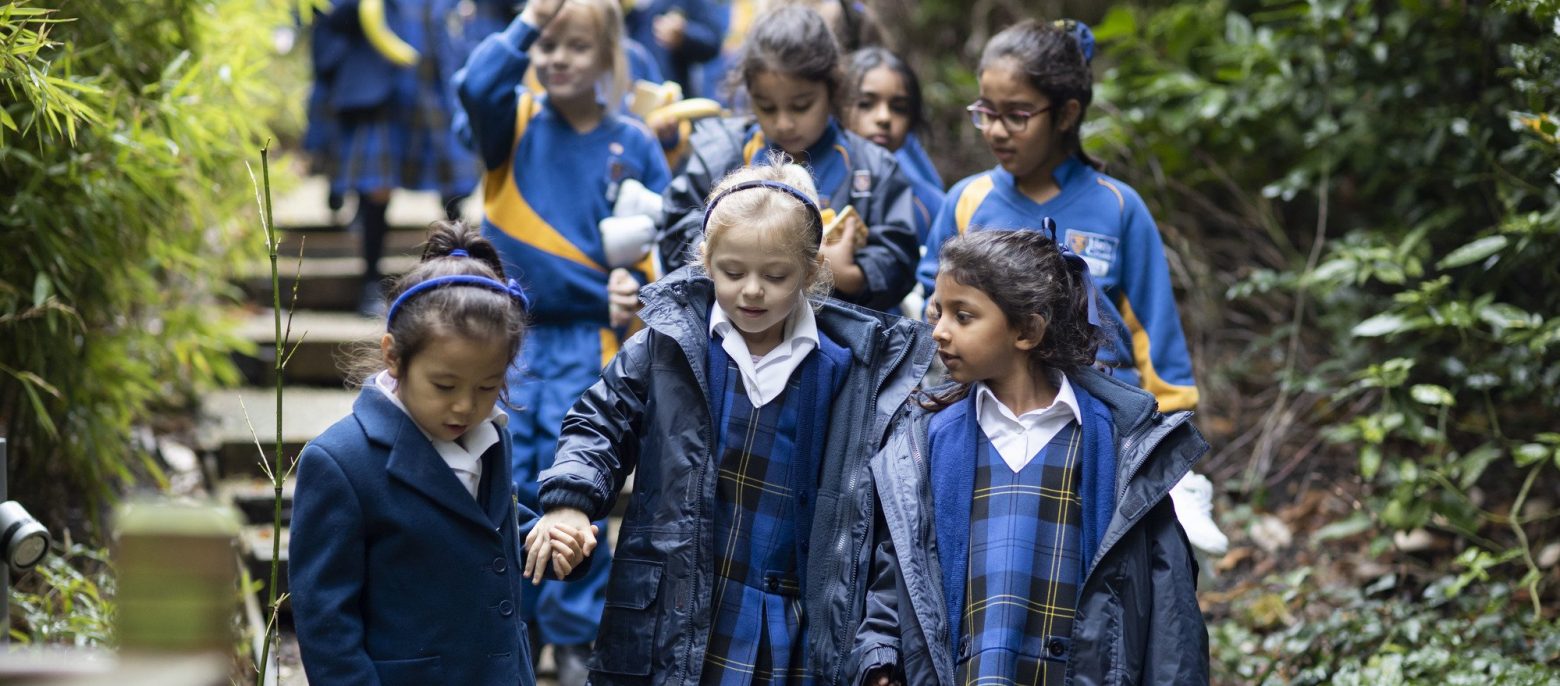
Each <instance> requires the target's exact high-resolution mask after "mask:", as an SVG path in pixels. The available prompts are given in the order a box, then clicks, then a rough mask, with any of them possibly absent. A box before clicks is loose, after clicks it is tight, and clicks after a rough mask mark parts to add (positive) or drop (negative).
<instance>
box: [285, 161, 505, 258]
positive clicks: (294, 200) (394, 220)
mask: <svg viewBox="0 0 1560 686" xmlns="http://www.w3.org/2000/svg"><path fill="white" fill-rule="evenodd" d="M473 190H475V189H473ZM329 196H330V182H329V181H328V180H327V179H326V178H325V177H323V176H306V177H304V178H303V179H302V180H300V181H299V183H298V185H297V186H296V187H294V188H292V189H291V190H290V191H288V192H287V193H285V194H283V195H281V196H278V197H276V198H275V199H274V202H273V204H272V212H273V213H274V217H275V220H276V226H277V228H279V229H282V230H283V231H290V230H296V229H304V230H308V229H320V228H325V227H344V226H346V225H347V224H348V223H349V222H351V221H352V216H353V214H354V213H355V212H356V211H357V200H356V199H355V198H353V197H352V196H351V195H350V194H349V195H348V197H347V198H346V203H345V204H344V205H343V207H342V208H341V209H340V210H337V211H335V212H331V211H330V207H329V205H328V204H327V200H328V198H329ZM461 215H462V216H464V217H467V218H468V219H471V220H474V219H476V218H478V217H481V216H482V198H481V196H480V194H478V193H475V192H474V193H473V194H472V195H470V196H468V197H467V198H466V200H465V201H464V202H463V203H461ZM385 218H386V220H387V221H389V223H390V226H405V227H415V228H416V229H417V230H419V231H421V230H423V229H425V228H426V227H427V226H428V224H429V222H434V221H438V220H440V219H443V218H444V207H443V204H442V203H441V202H440V200H439V194H438V193H434V192H432V191H409V190H404V189H396V190H394V191H391V192H390V206H389V207H388V208H386V210H385ZM295 254H296V253H295Z"/></svg>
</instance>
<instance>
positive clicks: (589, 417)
mask: <svg viewBox="0 0 1560 686" xmlns="http://www.w3.org/2000/svg"><path fill="white" fill-rule="evenodd" d="M640 298H641V299H642V300H644V303H645V306H644V309H642V310H640V312H639V316H640V318H641V319H643V320H644V322H645V327H646V328H645V329H644V330H642V331H640V332H639V333H637V334H634V336H633V337H632V338H630V339H629V340H628V342H627V343H624V344H623V349H622V351H621V352H619V353H618V356H617V357H616V358H615V359H613V360H612V363H611V364H610V365H608V367H607V369H606V370H605V371H603V372H602V378H601V381H600V382H599V383H597V384H596V385H595V386H592V387H591V389H590V390H589V391H586V393H585V395H584V396H582V397H581V398H580V400H579V402H578V403H576V404H575V405H574V409H572V410H570V412H569V415H568V417H566V418H565V419H564V423H563V431H562V437H561V438H560V440H559V445H558V455H557V458H556V460H555V461H554V462H553V466H552V468H551V469H548V470H547V471H545V472H542V486H541V502H542V506H543V507H544V508H546V509H553V508H556V507H576V508H579V509H581V510H584V511H585V512H586V513H588V514H589V515H591V516H592V517H601V516H604V515H605V514H606V513H608V512H610V511H611V509H612V505H613V503H614V501H615V500H616V499H617V497H618V492H619V490H620V489H621V488H622V486H623V483H624V482H625V481H626V480H627V478H628V476H629V474H630V473H632V474H633V475H634V490H633V495H632V496H631V498H630V500H629V504H628V509H627V513H626V514H625V515H624V516H623V527H622V530H621V531H620V532H619V534H618V546H617V550H616V553H615V554H616V558H615V560H614V561H613V565H612V578H611V581H610V582H608V585H607V599H606V612H605V614H603V616H602V620H601V633H600V634H599V635H598V636H597V639H596V654H595V656H594V659H593V662H592V665H591V667H592V672H591V683H593V684H597V685H598V686H602V685H607V684H684V685H691V684H696V683H698V682H699V677H700V674H701V671H702V669H703V666H704V653H705V649H706V647H707V645H708V641H709V632H710V626H711V624H712V619H713V607H712V603H711V600H712V593H711V589H712V588H714V583H715V544H714V541H713V539H714V535H715V534H714V532H715V526H714V520H713V515H712V514H711V513H712V512H713V511H714V507H715V482H716V479H715V478H714V476H713V468H714V466H715V461H714V456H713V453H714V450H715V447H716V446H715V426H714V424H715V420H714V418H713V417H712V414H711V407H710V402H709V397H710V394H711V389H714V388H718V386H716V385H714V383H712V379H711V378H710V374H709V372H708V370H707V369H706V367H707V362H706V360H708V352H709V346H710V341H711V337H710V333H709V319H708V316H709V311H710V305H711V303H712V302H713V301H714V286H713V284H712V283H711V282H710V280H709V278H708V277H706V276H704V275H703V272H702V271H700V270H697V269H696V268H691V267H689V268H684V269H681V270H678V271H676V272H673V273H672V274H669V275H667V276H666V277H664V278H662V279H660V280H659V281H656V282H654V283H651V284H650V285H648V286H646V287H645V288H644V290H642V291H640ZM817 317H818V319H817V321H818V330H819V332H820V333H822V334H824V335H826V336H827V337H828V340H830V341H833V342H834V343H835V344H838V346H840V348H836V349H834V350H833V351H832V352H831V351H829V350H827V349H821V350H820V352H823V353H824V355H825V356H826V358H828V363H829V364H834V365H836V368H839V367H840V365H839V360H838V359H836V356H842V357H845V358H846V359H847V360H848V361H847V362H846V363H845V365H844V366H846V367H848V369H847V371H845V378H844V380H843V381H842V385H841V388H840V390H839V392H837V393H836V394H835V395H834V397H833V398H832V399H831V401H830V406H829V420H828V426H827V428H826V429H825V430H824V431H823V432H822V434H821V435H820V436H818V437H817V438H821V439H822V440H823V441H824V447H823V459H822V463H821V465H820V469H819V478H818V489H817V492H816V497H815V498H813V500H812V503H811V505H808V503H806V502H800V504H801V505H802V506H803V507H811V508H812V511H813V516H812V530H811V533H810V535H809V537H808V540H805V541H801V542H800V551H799V552H800V553H801V554H803V555H805V556H806V557H807V566H806V572H805V574H806V577H805V580H804V582H803V589H804V596H803V603H804V606H805V608H806V618H807V623H808V629H807V643H808V651H807V652H808V666H809V668H810V669H811V671H812V673H813V677H814V679H815V680H816V683H818V684H820V685H824V684H827V685H833V684H838V683H840V682H841V680H842V677H843V674H844V672H843V670H844V661H845V658H846V657H847V656H848V654H849V652H850V648H851V640H852V639H853V638H854V637H855V630H856V626H857V625H858V624H859V622H860V619H861V610H862V598H863V595H864V592H865V588H866V587H865V583H866V578H867V571H868V569H867V563H868V561H869V554H870V553H871V543H872V541H871V522H872V518H873V513H872V509H871V508H872V505H873V497H872V490H871V489H870V488H869V487H868V478H869V476H868V474H867V460H868V459H869V458H870V457H871V456H872V453H873V452H874V451H875V450H876V449H877V446H878V445H880V444H881V442H882V440H883V437H884V435H885V432H886V431H887V430H888V425H889V421H890V420H891V419H892V418H893V416H894V413H895V412H896V411H897V409H898V408H899V406H900V405H901V404H902V402H903V401H904V399H905V398H906V397H908V396H909V394H910V390H911V389H912V388H913V387H915V385H916V384H917V383H919V381H920V379H921V376H922V375H923V374H925V372H926V367H927V365H928V364H930V362H931V354H932V341H931V336H930V335H929V333H930V331H929V329H928V328H927V326H926V325H925V324H922V323H920V322H913V321H910V320H908V319H900V318H898V317H891V316H888V315H885V314H882V313H880V312H871V311H868V310H864V309H861V308H858V307H854V306H851V305H847V304H844V303H841V302H838V301H835V300H824V301H822V303H821V305H820V306H819V308H818V312H817ZM828 347H830V346H829V344H827V343H826V344H825V348H828Z"/></svg>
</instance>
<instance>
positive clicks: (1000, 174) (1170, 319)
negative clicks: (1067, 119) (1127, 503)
mask: <svg viewBox="0 0 1560 686" xmlns="http://www.w3.org/2000/svg"><path fill="white" fill-rule="evenodd" d="M1056 181H1057V185H1058V186H1060V187H1061V193H1060V194H1059V195H1057V196H1056V197H1054V198H1052V199H1051V200H1049V201H1047V202H1045V203H1044V204H1041V203H1036V202H1035V201H1033V200H1030V199H1029V197H1028V196H1026V195H1024V194H1023V193H1022V192H1020V191H1019V190H1018V188H1017V187H1016V186H1015V185H1014V181H1013V175H1012V174H1009V173H1008V172H1006V171H1004V170H1003V169H1002V167H1000V166H999V167H996V168H994V169H991V170H990V171H985V172H981V173H979V174H976V175H974V176H971V177H969V178H966V179H964V180H962V181H960V182H958V183H956V184H954V186H953V188H952V189H950V190H949V191H948V196H947V199H946V200H945V201H944V202H943V206H942V211H941V212H939V213H938V214H937V219H936V220H935V221H934V222H933V224H932V233H931V236H930V237H929V238H928V239H927V248H926V255H925V256H923V257H922V258H921V264H920V267H919V268H918V269H917V273H916V276H917V278H919V279H920V281H921V283H922V285H923V286H925V288H926V293H927V296H928V298H929V297H930V296H931V293H932V290H933V287H934V285H935V281H936V278H937V258H938V252H939V251H940V250H941V249H942V245H943V243H945V242H947V240H948V239H949V238H952V237H954V236H956V235H962V234H963V233H964V232H965V231H969V230H971V229H977V230H978V229H1038V228H1039V226H1040V220H1041V219H1042V218H1044V217H1047V216H1049V217H1051V218H1052V219H1054V220H1056V226H1057V239H1058V240H1061V241H1065V242H1066V245H1067V246H1068V247H1069V248H1071V249H1072V251H1073V252H1075V253H1078V254H1079V255H1081V256H1083V259H1084V260H1085V261H1087V262H1088V263H1089V270H1090V272H1092V274H1093V276H1094V283H1095V284H1096V285H1097V286H1098V287H1099V288H1100V289H1101V290H1102V291H1103V292H1104V295H1105V300H1106V302H1105V303H1104V304H1103V306H1102V307H1103V309H1109V310H1110V311H1111V312H1110V313H1111V314H1112V315H1114V316H1115V322H1116V323H1119V324H1120V326H1116V327H1112V328H1113V329H1115V330H1116V335H1115V336H1114V341H1113V344H1112V345H1111V346H1109V347H1107V348H1102V349H1101V350H1100V359H1101V361H1103V362H1105V363H1107V364H1110V365H1113V366H1119V368H1118V369H1117V370H1116V372H1115V373H1116V376H1117V377H1119V378H1121V379H1122V380H1123V381H1126V382H1127V383H1129V384H1132V385H1135V386H1139V387H1140V388H1142V389H1143V390H1146V391H1148V392H1149V393H1152V394H1153V395H1154V398H1155V399H1156V400H1158V401H1159V409H1160V411H1162V412H1170V411H1174V410H1185V409H1191V408H1192V407H1193V406H1195V405H1196V404H1197V387H1196V382H1195V381H1194V380H1193V378H1192V361H1191V356H1190V354H1189V353H1188V352H1187V349H1186V335H1185V334H1184V333H1183V332H1182V330H1181V316H1180V313H1179V312H1178V311H1177V310H1176V306H1175V291H1174V290H1173V289H1172V288H1171V286H1170V265H1169V262H1168V261H1166V259H1165V250H1164V245H1163V243H1161V242H1160V238H1159V228H1158V227H1157V226H1155V224H1154V218H1153V217H1152V216H1150V215H1149V213H1148V208H1147V207H1146V206H1144V205H1143V199H1142V198H1140V197H1138V194H1137V191H1134V190H1132V187H1131V186H1128V185H1127V184H1125V183H1122V182H1121V181H1118V180H1116V179H1114V178H1111V177H1110V176H1107V175H1105V174H1103V173H1101V172H1099V171H1098V170H1095V169H1094V168H1092V167H1090V166H1088V165H1086V164H1084V163H1083V162H1082V161H1081V160H1079V159H1078V158H1076V157H1073V158H1069V159H1068V160H1067V161H1066V162H1063V163H1062V165H1061V166H1060V167H1057V169H1056Z"/></svg>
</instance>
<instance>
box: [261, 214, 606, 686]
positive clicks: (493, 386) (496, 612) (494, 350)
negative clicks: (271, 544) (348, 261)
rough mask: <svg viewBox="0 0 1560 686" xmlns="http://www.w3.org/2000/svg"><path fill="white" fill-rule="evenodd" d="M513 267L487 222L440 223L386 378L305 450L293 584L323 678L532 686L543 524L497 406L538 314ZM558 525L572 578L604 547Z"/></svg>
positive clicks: (306, 641) (387, 347) (309, 653)
mask: <svg viewBox="0 0 1560 686" xmlns="http://www.w3.org/2000/svg"><path fill="white" fill-rule="evenodd" d="M502 273H503V272H502V271H501V269H500V268H499V263H498V255H497V254H496V253H495V252H494V250H493V246H492V245H490V244H489V243H488V242H487V241H485V240H483V239H482V238H481V237H480V236H479V235H478V233H477V231H476V230H475V229H468V228H466V227H465V226H463V225H461V224H459V223H453V224H446V223H441V224H440V225H438V228H437V229H436V231H435V232H434V234H433V236H432V237H431V238H430V239H429V242H428V247H427V249H426V250H425V251H424V253H423V261H422V263H421V264H420V265H418V267H417V268H416V269H414V270H412V271H411V272H410V273H408V274H407V275H406V276H404V277H402V278H401V280H400V281H399V282H398V283H397V284H396V286H395V288H394V289H393V291H392V295H393V297H394V303H393V304H392V305H391V306H390V311H389V315H388V321H387V322H386V327H385V328H386V332H385V334H384V336H383V337H382V338H381V339H380V347H379V351H380V356H381V357H382V359H383V361H384V365H385V367H386V369H385V370H384V371H382V372H380V373H378V374H375V375H374V376H373V377H372V378H370V379H369V380H367V381H366V382H365V383H364V385H363V390H362V393H361V394H360V395H359V396H358V399H357V402H356V403H355V404H354V405H353V407H352V414H351V415H350V416H348V417H346V418H345V419H342V420H341V421H339V422H336V424H335V425H333V426H331V428H329V429H327V430H326V431H325V433H324V434H323V435H321V436H320V437H319V438H317V439H315V440H314V441H312V442H310V443H309V445H308V446H307V447H306V448H304V450H303V454H302V455H300V456H299V458H298V490H297V494H296V496H295V499H294V505H293V518H292V541H291V543H290V544H289V547H288V553H289V556H290V563H291V564H290V568H289V571H288V575H289V581H290V583H291V588H292V607H293V621H294V623H295V625H296V626H297V630H298V645H299V648H300V649H301V651H302V654H303V667H304V671H305V672H306V673H307V674H308V678H309V681H310V682H311V683H316V684H385V685H386V686H389V685H392V684H405V685H407V686H411V685H413V684H416V685H417V686H427V685H428V684H459V685H460V686H471V685H475V684H493V685H498V684H503V685H505V686H513V685H515V684H533V683H535V676H534V674H533V672H532V667H531V658H530V650H529V648H528V641H527V640H526V627H525V623H524V622H522V621H521V620H520V617H519V615H518V614H517V608H518V606H519V603H520V587H521V584H522V583H523V581H522V580H523V579H524V578H525V577H524V575H523V574H522V569H521V566H520V563H521V557H522V551H521V550H520V546H519V543H520V531H521V527H522V526H529V525H530V524H531V523H532V520H533V518H534V517H535V515H534V514H532V513H531V512H530V511H529V510H526V509H525V508H522V507H520V506H519V505H518V503H517V502H516V499H515V496H514V488H513V486H512V485H511V484H510V480H509V434H508V432H507V431H505V430H504V429H503V424H504V421H505V418H506V415H505V414H504V413H503V411H502V410H498V409H496V408H495V407H494V405H495V404H496V403H497V401H498V399H499V396H500V395H501V392H502V390H503V388H504V374H505V370H506V369H507V368H508V367H509V366H510V364H511V363H513V361H514V359H515V355H516V353H518V352H519V350H520V339H521V337H522V335H523V333H524V329H525V324H524V320H525V313H526V311H527V310H528V309H529V305H528V302H527V300H526V296H525V293H524V292H523V291H521V290H520V288H519V286H518V285H516V284H515V282H514V281H509V282H508V283H505V282H503V281H500V280H499V277H500V275H501V274H502ZM550 533H551V534H552V535H553V536H556V538H555V539H553V540H552V541H551V545H550V546H548V554H547V556H546V557H543V558H541V559H540V562H541V563H546V562H549V561H550V562H551V563H552V567H553V572H554V573H555V574H557V575H558V576H560V577H562V576H565V575H567V574H569V573H570V571H571V570H573V569H574V567H575V566H576V565H578V563H579V562H580V561H581V560H582V559H583V557H584V555H585V554H587V553H588V552H589V551H590V549H591V548H593V547H594V546H595V532H593V531H591V530H590V529H589V528H588V527H582V528H579V529H570V528H568V527H566V526H555V527H551V528H550ZM538 566H545V565H544V564H539V565H538ZM537 575H538V576H540V572H538V574H537Z"/></svg>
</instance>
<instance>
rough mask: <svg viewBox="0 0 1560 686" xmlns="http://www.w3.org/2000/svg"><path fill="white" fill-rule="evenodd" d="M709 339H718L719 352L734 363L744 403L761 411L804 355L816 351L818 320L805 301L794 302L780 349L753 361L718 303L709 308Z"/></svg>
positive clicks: (788, 378)
mask: <svg viewBox="0 0 1560 686" xmlns="http://www.w3.org/2000/svg"><path fill="white" fill-rule="evenodd" d="M710 335H712V336H719V337H720V338H721V348H722V349H724V350H725V351H726V355H728V356H729V357H731V359H732V361H734V362H736V363H737V369H738V370H739V371H741V372H742V385H743V388H744V389H745V390H746V391H747V396H748V402H750V403H752V404H753V407H763V406H764V404H766V403H768V402H769V401H771V400H774V399H775V398H776V397H778V396H779V395H780V393H781V392H782V391H784V390H785V385H786V382H788V381H790V380H791V374H792V373H793V372H795V371H796V368H797V367H800V366H801V365H802V361H803V360H806V359H807V353H810V352H812V351H813V349H814V348H817V347H818V318H817V317H816V316H815V315H814V314H813V310H812V304H811V303H809V302H808V301H807V299H806V298H799V299H797V302H796V308H795V309H794V310H792V311H791V315H790V316H789V317H787V318H786V320H785V330H784V332H783V334H782V337H781V339H780V345H777V346H775V349H774V350H771V351H769V353H768V354H766V355H764V356H763V357H761V358H759V359H757V360H754V359H753V354H752V353H750V352H748V346H747V341H746V340H745V339H743V338H742V332H740V331H737V327H736V325H735V324H732V323H731V318H730V317H729V316H727V315H726V311H725V310H723V309H721V308H720V304H719V303H716V304H714V305H711V306H710Z"/></svg>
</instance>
